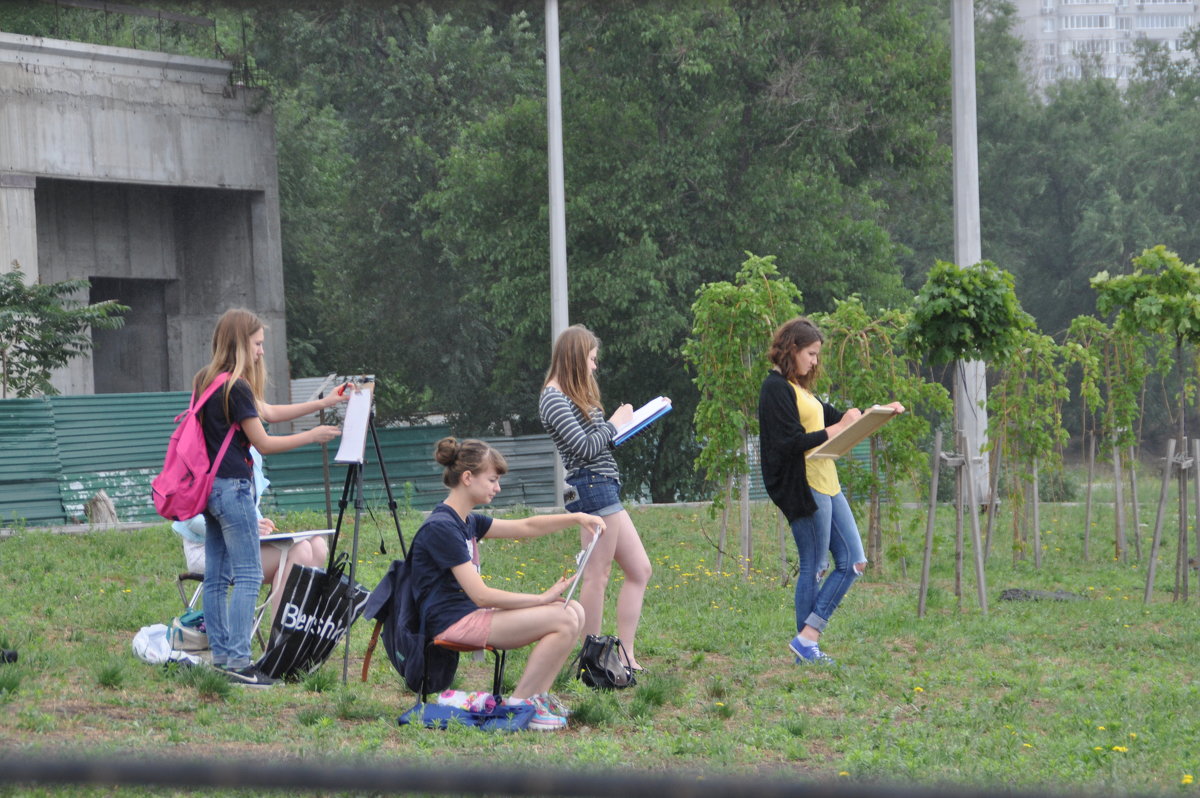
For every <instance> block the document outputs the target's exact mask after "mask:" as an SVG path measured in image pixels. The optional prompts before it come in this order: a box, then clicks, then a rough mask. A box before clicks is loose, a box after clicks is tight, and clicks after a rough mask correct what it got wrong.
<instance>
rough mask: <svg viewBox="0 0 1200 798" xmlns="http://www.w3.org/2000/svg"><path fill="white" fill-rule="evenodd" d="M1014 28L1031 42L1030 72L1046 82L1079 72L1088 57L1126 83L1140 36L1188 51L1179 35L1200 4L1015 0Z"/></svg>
mask: <svg viewBox="0 0 1200 798" xmlns="http://www.w3.org/2000/svg"><path fill="white" fill-rule="evenodd" d="M1014 5H1015V6H1016V8H1017V17H1018V20H1019V23H1018V25H1017V28H1016V30H1015V31H1014V32H1015V33H1016V34H1017V35H1019V36H1020V37H1021V38H1022V39H1024V40H1025V41H1026V42H1027V43H1028V47H1027V53H1028V56H1029V58H1028V63H1029V65H1030V71H1031V73H1032V74H1031V78H1032V79H1033V81H1034V83H1035V84H1036V85H1037V86H1038V87H1039V88H1044V87H1046V86H1047V85H1049V84H1050V83H1053V82H1054V81H1056V80H1058V79H1060V78H1078V77H1079V76H1080V75H1081V74H1082V71H1083V69H1084V66H1085V65H1086V64H1089V63H1096V64H1097V65H1098V67H1099V69H1100V72H1101V74H1102V75H1104V76H1105V77H1108V78H1112V79H1113V80H1115V81H1117V84H1118V85H1119V86H1121V87H1124V86H1125V84H1126V83H1128V81H1129V77H1130V75H1131V70H1132V69H1133V67H1134V65H1135V64H1136V63H1137V57H1136V55H1135V54H1134V43H1135V42H1136V41H1138V40H1140V39H1146V40H1149V41H1153V42H1158V43H1161V44H1162V45H1164V46H1165V47H1166V48H1167V49H1168V50H1169V51H1170V52H1171V54H1172V55H1173V56H1174V57H1184V56H1186V51H1181V50H1180V38H1181V37H1182V36H1183V33H1184V32H1185V31H1186V30H1187V29H1188V28H1189V27H1191V26H1192V25H1193V24H1194V23H1195V22H1196V21H1197V4H1196V3H1193V2H1176V1H1175V0H1117V1H1116V2H1109V3H1098V2H1085V0H1014Z"/></svg>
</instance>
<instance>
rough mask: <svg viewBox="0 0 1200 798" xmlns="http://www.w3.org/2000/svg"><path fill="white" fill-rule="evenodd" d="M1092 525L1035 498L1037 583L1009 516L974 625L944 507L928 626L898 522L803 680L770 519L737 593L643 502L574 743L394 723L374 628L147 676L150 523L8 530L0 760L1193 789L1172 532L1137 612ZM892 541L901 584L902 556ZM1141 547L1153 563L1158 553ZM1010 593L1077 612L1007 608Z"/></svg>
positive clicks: (525, 549)
mask: <svg viewBox="0 0 1200 798" xmlns="http://www.w3.org/2000/svg"><path fill="white" fill-rule="evenodd" d="M1141 498H1142V502H1143V509H1142V514H1141V520H1142V523H1143V531H1142V534H1143V536H1146V537H1148V534H1147V528H1146V527H1147V525H1152V524H1153V520H1154V518H1153V507H1152V505H1151V502H1152V501H1156V500H1157V488H1156V487H1154V486H1152V485H1148V486H1147V487H1146V488H1145V489H1144V490H1143V491H1142V492H1141ZM1083 513H1084V510H1083V507H1082V506H1077V505H1065V504H1062V505H1045V506H1044V507H1043V511H1042V516H1041V518H1042V524H1041V526H1042V541H1043V547H1044V548H1043V563H1042V567H1041V569H1040V570H1039V569H1035V568H1034V566H1033V564H1032V557H1029V558H1028V559H1027V560H1025V561H1019V562H1017V563H1015V564H1014V562H1013V557H1012V552H1011V544H1010V541H1011V524H1010V522H1009V520H1008V517H1007V516H1006V515H1005V514H1003V513H1002V515H1001V520H1000V525H999V532H998V535H997V537H996V540H995V542H994V543H993V547H992V554H991V558H990V560H989V562H988V565H987V586H988V591H987V595H988V598H989V604H990V611H989V613H988V615H987V616H984V615H982V614H981V613H980V611H979V608H978V606H977V602H976V599H975V584H974V578H973V571H972V569H971V567H970V553H969V551H968V556H967V566H966V573H965V575H964V590H963V593H964V595H963V597H962V600H961V602H960V601H959V600H958V599H957V598H956V597H955V595H954V578H953V577H954V573H953V568H954V544H953V518H954V513H953V508H952V507H949V506H942V508H941V509H940V510H939V515H938V527H937V528H938V532H937V539H936V552H935V556H934V562H933V575H932V588H931V591H930V595H929V605H928V613H927V615H926V617H925V618H924V619H918V618H917V615H916V608H917V584H918V575H919V573H920V559H919V556H920V554H919V553H920V550H921V538H922V536H923V529H924V521H925V516H924V512H923V511H921V510H906V511H905V515H904V519H903V520H902V523H901V524H900V529H902V530H903V534H902V537H903V540H902V541H901V540H900V537H901V535H900V534H899V533H897V532H892V533H890V534H889V535H888V536H887V539H886V540H885V548H886V549H887V551H888V552H889V555H888V557H887V558H885V561H884V562H883V563H874V564H872V566H871V568H869V569H868V571H867V575H866V576H865V577H864V578H863V579H862V580H861V581H860V582H859V583H858V584H857V585H855V587H854V588H853V589H852V590H851V592H850V593H849V595H848V596H847V598H846V600H845V602H844V603H843V605H842V607H841V609H840V610H839V612H838V613H837V615H836V616H835V618H834V620H833V622H832V623H831V624H830V627H829V629H828V631H827V633H826V635H825V638H824V639H823V641H822V645H823V648H824V649H825V650H826V651H827V652H828V653H829V654H831V655H832V656H834V657H836V658H837V660H838V661H839V663H840V667H838V668H836V669H818V668H810V667H797V666H794V665H793V664H792V658H791V656H790V655H789V654H788V652H787V650H786V644H787V641H788V640H789V638H790V637H791V636H792V634H793V633H794V628H793V613H792V606H791V595H792V593H791V587H790V585H789V586H788V587H781V586H780V574H779V570H780V566H779V543H778V537H777V527H776V516H775V514H774V510H773V508H770V507H768V506H765V505H759V506H756V508H755V517H754V529H755V534H756V546H757V551H756V556H755V560H754V566H755V567H754V569H753V573H752V575H751V577H749V578H742V577H741V576H740V575H738V574H737V573H735V571H736V567H735V564H734V560H733V558H729V559H727V561H726V564H725V568H724V572H717V570H716V551H715V549H714V546H713V544H712V540H714V539H715V537H716V531H717V523H716V521H715V520H713V519H712V518H710V517H709V515H708V512H707V510H706V509H704V508H695V507H645V508H636V509H634V510H633V511H632V514H633V517H634V520H635V523H636V524H637V525H638V527H639V529H640V530H641V532H642V535H643V538H644V539H645V541H646V544H647V549H648V551H649V553H650V556H651V559H652V561H653V563H654V567H655V573H654V577H653V580H652V585H651V588H650V590H649V595H648V597H647V602H646V608H645V614H644V620H643V623H642V627H641V632H640V634H639V658H640V659H641V660H642V661H643V663H644V664H645V665H646V666H647V667H648V669H649V673H648V675H646V676H644V677H643V678H642V682H641V684H640V685H639V686H638V687H636V688H634V689H632V690H628V691H623V692H619V693H608V694H601V693H594V692H592V691H590V690H588V689H587V688H584V687H582V686H580V685H579V684H578V683H577V682H573V681H567V680H565V679H564V680H561V681H560V684H559V686H558V692H559V694H560V695H561V696H562V697H563V699H564V700H565V701H566V702H567V703H568V704H570V705H572V706H573V707H575V709H576V710H577V711H576V715H575V716H574V718H573V719H572V724H571V727H570V729H569V730H567V731H565V732H562V733H556V734H538V735H534V734H533V733H525V734H517V735H504V736H496V735H481V733H479V732H476V731H475V730H470V729H451V730H448V731H445V732H438V731H428V730H424V729H413V728H409V727H399V726H397V724H396V716H397V715H399V714H400V712H402V711H403V710H404V709H406V708H408V707H409V706H411V705H412V704H413V701H414V697H413V695H412V694H411V693H408V692H407V691H406V690H405V689H403V687H402V685H401V683H400V681H399V679H398V677H397V676H396V674H395V673H394V672H393V670H392V669H391V667H390V665H389V664H388V662H387V660H386V658H384V657H383V656H378V657H377V658H376V659H375V661H374V663H373V666H372V669H371V673H370V677H369V679H368V681H367V682H366V683H362V682H361V681H359V680H358V678H357V674H358V672H359V670H360V668H361V663H362V657H363V654H364V651H365V649H366V641H367V638H368V635H369V632H370V629H369V625H368V624H367V623H366V622H360V623H358V624H356V625H355V627H354V628H353V630H352V635H351V643H350V674H351V681H350V682H349V684H348V685H347V686H345V687H343V686H342V684H341V651H342V649H341V648H339V649H338V654H337V658H336V660H335V661H332V662H330V663H328V664H327V665H326V666H325V667H324V668H323V669H322V670H321V671H319V672H318V673H317V674H316V675H314V676H312V677H309V678H308V679H307V680H306V681H304V682H302V683H298V684H290V685H283V686H280V687H277V688H276V689H272V690H267V691H249V690H239V689H236V688H228V687H227V686H226V685H224V684H223V683H221V682H219V681H218V680H215V679H212V678H206V674H205V673H204V672H201V673H196V672H192V673H174V672H168V671H166V670H164V669H160V668H156V667H152V666H148V665H144V664H142V663H141V662H140V661H138V660H137V659H136V658H135V657H134V656H133V654H132V653H131V650H130V641H131V639H132V636H133V634H134V633H135V632H136V631H137V629H138V628H139V627H141V626H144V625H148V624H151V623H156V622H167V621H169V620H170V618H171V617H172V616H173V615H174V614H176V613H177V612H178V610H179V598H178V595H177V594H176V592H175V586H174V576H175V574H177V573H178V571H179V570H180V568H181V565H182V555H181V551H180V547H179V543H178V539H177V537H176V536H175V535H174V534H173V533H171V532H170V531H169V529H168V528H167V527H165V526H162V527H154V528H149V529H143V530H138V531H132V532H118V531H107V532H97V533H92V534H87V535H56V534H48V533H45V532H33V531H21V532H19V533H18V534H16V535H14V536H13V537H10V538H8V539H4V540H0V643H3V644H4V646H5V647H9V648H16V649H18V650H19V651H20V657H21V659H20V662H19V663H18V664H16V665H5V666H0V753H4V754H8V755H12V754H13V753H16V752H22V751H23V752H29V753H30V754H40V755H45V754H48V753H57V752H69V753H71V754H79V753H86V754H92V755H94V754H101V753H120V754H124V753H132V752H137V753H139V754H142V753H147V754H152V755H158V756H179V757H201V756H210V755H217V756H229V757H260V756H261V757H262V758H263V759H264V760H272V761H274V760H280V759H283V760H291V759H296V760H312V759H313V758H317V759H326V758H333V759H336V760H337V761H339V762H342V763H344V762H346V761H348V760H361V761H367V762H396V761H404V762H407V763H410V764H418V765H419V764H421V763H429V764H432V763H440V764H442V765H444V764H445V763H447V762H453V761H461V762H462V763H464V764H467V763H469V764H472V765H476V766H477V765H479V764H481V761H482V762H485V763H488V764H495V765H497V766H513V767H522V766H527V765H528V766H534V765H538V764H539V763H540V764H546V763H551V764H554V765H556V766H558V767H569V768H580V769H589V770H590V769H597V770H608V769H615V768H622V769H633V770H636V771H654V772H663V771H668V772H686V773H688V774H690V775H696V774H705V773H712V774H716V773H724V774H729V773H741V774H756V775H765V776H773V777H788V778H795V779H797V780H803V781H823V782H824V781H831V782H838V781H839V780H848V781H851V782H866V783H884V784H903V785H914V784H921V785H931V786H932V785H942V786H944V785H948V784H952V785H960V786H964V787H978V788H1001V789H1030V790H1049V791H1055V792H1059V791H1063V792H1080V791H1084V790H1086V791H1089V792H1101V793H1110V794H1111V793H1127V792H1138V793H1176V792H1183V793H1194V792H1195V791H1197V790H1198V789H1200V788H1198V787H1197V785H1196V784H1195V783H1193V782H1194V778H1198V777H1200V722H1198V721H1197V717H1196V716H1197V712H1198V711H1200V683H1198V681H1197V676H1196V671H1197V653H1198V652H1200V647H1198V645H1197V644H1198V642H1200V623H1198V622H1197V621H1198V619H1200V601H1198V600H1196V599H1195V598H1194V599H1193V600H1192V601H1191V602H1190V603H1183V602H1178V603H1176V602H1173V601H1172V596H1171V587H1172V580H1173V565H1174V561H1175V547H1174V541H1175V537H1176V533H1175V530H1174V529H1173V528H1172V527H1171V526H1170V523H1168V527H1167V530H1166V534H1165V535H1164V538H1166V539H1167V540H1166V544H1165V546H1164V549H1163V551H1162V553H1161V554H1160V557H1159V574H1160V576H1159V580H1158V582H1159V584H1158V586H1157V589H1156V592H1155V595H1154V598H1153V601H1152V602H1151V603H1150V604H1148V605H1147V604H1145V603H1143V601H1142V593H1143V590H1144V586H1145V571H1146V564H1145V562H1139V561H1137V560H1136V558H1134V557H1133V556H1131V557H1130V560H1129V562H1118V561H1114V558H1113V556H1112V531H1111V530H1112V512H1111V509H1110V508H1109V507H1107V506H1105V507H1101V508H1099V509H1098V510H1097V512H1096V514H1095V518H1094V521H1093V523H1094V528H1093V536H1094V537H1093V543H1092V548H1091V552H1092V556H1091V558H1090V561H1088V562H1084V561H1082V559H1081V556H1080V555H1081V551H1082V532H1083V529H1082V527H1083ZM381 517H385V518H386V517H387V516H386V513H383V514H382V516H381ZM1173 518H1174V516H1173V515H1172V516H1169V519H1173ZM860 520H861V516H860ZM417 523H418V519H417V517H415V516H413V517H410V518H408V519H406V520H405V521H404V529H405V533H406V534H407V535H408V536H409V537H411V535H412V533H413V532H414V531H415V528H416V525H417ZM383 530H384V531H383V538H384V540H385V541H386V543H387V546H388V548H389V554H388V555H381V554H379V553H377V552H376V548H377V547H378V545H379V538H380V533H379V532H378V531H376V528H375V527H374V526H370V527H369V528H367V529H365V530H364V532H363V534H362V535H361V537H360V551H365V552H368V553H367V554H365V555H364V556H361V557H360V562H359V580H360V581H361V582H362V583H364V584H365V585H367V586H368V587H372V586H374V584H375V582H376V581H377V580H378V579H379V577H380V576H381V575H382V573H383V571H384V570H385V568H386V566H387V564H388V562H390V560H391V557H392V556H393V555H394V554H395V552H396V551H398V547H397V546H396V544H395V533H394V530H393V529H392V527H391V524H390V518H389V519H388V521H387V523H386V524H385V525H384V526H383ZM577 548H578V539H577V538H576V537H575V536H574V534H573V533H566V534H564V535H561V536H556V537H553V538H550V539H542V540H538V541H528V542H503V541H496V542H491V543H488V544H486V545H485V546H484V573H485V575H487V577H488V578H489V579H490V580H491V582H492V583H493V584H496V585H498V586H502V587H504V588H509V589H514V590H530V591H540V590H541V589H543V588H544V587H545V586H546V585H549V584H550V583H551V582H552V581H553V579H554V577H555V576H556V575H557V574H558V573H559V572H561V570H562V568H563V566H564V565H565V564H567V563H568V562H569V561H570V558H571V555H573V553H574V552H575V551H576V550H577ZM793 549H794V547H793V546H792V544H791V542H790V540H789V541H788V550H789V552H791V551H792V550H793ZM906 550H907V574H906V575H905V573H904V572H903V570H902V568H901V564H900V561H899V557H900V555H901V554H903V553H904V552H905V551H906ZM1142 550H1143V553H1144V554H1145V553H1147V552H1148V551H1149V542H1148V540H1144V541H1143V546H1142ZM793 559H794V558H793ZM1194 576H1195V574H1194V573H1193V592H1196V581H1195V579H1194ZM1007 588H1030V589H1040V590H1063V591H1069V592H1071V593H1075V594H1078V595H1079V596H1081V597H1082V599H1081V600H1078V601H1066V602H1052V601H1037V602H1008V601H1000V600H998V599H999V595H1000V593H1001V591H1003V590H1005V589H1007ZM610 593H611V594H613V595H615V591H610ZM608 619H609V621H610V622H611V607H610V611H609V615H608ZM523 659H524V654H523V652H514V656H512V657H510V665H509V679H510V682H512V681H515V677H516V675H517V674H519V672H520V668H521V667H522V665H523ZM207 675H208V676H211V674H207ZM490 675H491V674H490V662H476V661H473V660H471V659H470V658H464V659H463V662H462V665H461V666H460V669H459V676H458V684H459V686H461V687H463V688H465V689H484V688H485V686H486V685H487V684H488V683H489V680H490ZM71 792H72V793H73V794H78V793H80V792H82V793H84V794H104V795H109V794H122V795H124V794H136V793H135V792H134V791H124V790H122V791H119V792H113V791H110V790H99V789H97V790H96V791H94V792H92V793H88V792H87V791H79V790H72V791H71ZM0 794H5V795H7V794H22V795H24V794H30V792H29V791H28V790H27V789H25V788H22V789H20V790H12V789H10V790H9V791H5V790H4V789H3V788H0Z"/></svg>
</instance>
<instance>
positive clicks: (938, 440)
mask: <svg viewBox="0 0 1200 798" xmlns="http://www.w3.org/2000/svg"><path fill="white" fill-rule="evenodd" d="M957 438H958V443H957V448H958V450H959V452H962V451H966V448H967V446H966V436H964V435H963V434H962V432H961V431H959V433H958V435H957ZM943 462H944V463H945V464H946V465H948V466H951V467H953V468H954V476H955V493H954V513H955V526H954V594H955V595H956V596H958V603H959V609H962V572H963V515H964V505H965V506H966V507H969V508H971V547H972V549H973V554H974V559H975V586H976V589H977V591H978V596H979V609H980V611H981V612H982V613H983V614H984V615H987V611H988V605H987V577H986V576H985V574H984V570H983V536H982V535H981V534H980V529H979V514H978V513H977V512H976V508H977V507H978V503H977V500H976V496H975V474H974V471H973V470H972V468H971V458H970V456H968V455H963V454H959V453H956V452H943V451H942V431H941V430H937V431H936V432H934V435H933V457H932V458H931V461H930V464H929V466H930V467H929V470H930V472H931V476H930V484H929V514H928V520H927V521H926V522H925V558H924V560H922V562H921V589H920V595H919V597H918V599H917V617H918V618H924V617H925V597H926V595H927V594H928V592H929V563H930V560H932V559H933V522H934V517H935V515H936V513H937V504H938V501H937V493H938V478H939V475H940V472H941V465H942V463H943ZM964 494H966V495H965V496H964Z"/></svg>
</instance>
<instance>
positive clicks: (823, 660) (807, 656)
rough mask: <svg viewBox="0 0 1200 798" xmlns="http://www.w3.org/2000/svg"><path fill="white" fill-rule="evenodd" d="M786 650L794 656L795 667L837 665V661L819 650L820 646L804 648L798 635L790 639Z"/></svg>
mask: <svg viewBox="0 0 1200 798" xmlns="http://www.w3.org/2000/svg"><path fill="white" fill-rule="evenodd" d="M788 648H789V649H791V652H792V653H793V654H795V655H796V661H795V663H794V664H796V665H826V666H831V665H837V660H835V659H834V658H833V657H831V656H829V655H828V654H826V653H825V652H824V651H822V650H821V648H820V646H817V645H812V646H806V645H804V644H802V643H801V642H800V635H796V636H795V637H793V638H792V642H790V643H788Z"/></svg>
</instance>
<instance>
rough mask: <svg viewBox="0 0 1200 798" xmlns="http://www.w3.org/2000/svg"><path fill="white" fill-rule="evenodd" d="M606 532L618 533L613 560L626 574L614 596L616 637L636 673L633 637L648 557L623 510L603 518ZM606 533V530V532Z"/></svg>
mask: <svg viewBox="0 0 1200 798" xmlns="http://www.w3.org/2000/svg"><path fill="white" fill-rule="evenodd" d="M604 520H605V522H606V523H607V527H608V530H612V529H614V528H616V529H618V530H619V534H618V535H616V538H617V548H616V551H615V552H614V554H613V559H615V560H616V561H617V565H619V566H620V567H621V570H622V571H623V572H624V573H625V582H624V584H622V585H621V592H620V593H618V594H617V637H619V638H621V642H622V643H623V644H624V646H625V651H626V652H627V653H628V654H629V662H628V665H629V667H631V668H633V669H635V670H638V669H640V668H641V666H640V665H639V664H638V661H637V655H636V654H635V653H634V638H635V637H636V636H637V628H638V623H639V622H640V621H641V620H642V600H643V599H644V598H645V596H646V585H648V584H649V583H650V574H651V572H652V569H651V567H650V557H649V556H647V554H646V548H645V546H643V545H642V539H641V537H640V536H639V535H638V531H637V528H636V527H634V525H633V519H632V518H630V517H629V513H627V512H626V511H625V510H622V511H621V512H619V513H615V514H613V515H610V516H608V518H606V519H604ZM605 534H608V531H607V530H606V531H605Z"/></svg>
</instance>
